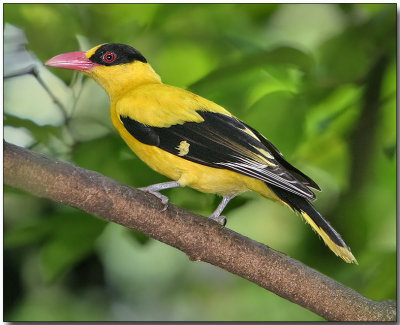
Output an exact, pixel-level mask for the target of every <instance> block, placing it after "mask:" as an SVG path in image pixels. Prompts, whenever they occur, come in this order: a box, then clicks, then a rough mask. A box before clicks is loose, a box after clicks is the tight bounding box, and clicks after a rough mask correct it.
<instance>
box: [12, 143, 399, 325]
mask: <svg viewBox="0 0 400 325" xmlns="http://www.w3.org/2000/svg"><path fill="white" fill-rule="evenodd" d="M4 182H5V184H7V185H9V186H12V187H16V188H19V189H23V190H25V191H27V192H30V193H32V194H34V195H37V196H40V197H46V198H49V199H51V200H54V201H57V202H61V203H65V204H68V205H71V206H74V207H77V208H79V209H82V210H84V211H86V212H88V213H90V214H92V215H95V216H97V217H99V218H102V219H105V220H108V221H112V222H116V223H118V224H121V225H123V226H126V227H128V228H132V229H137V230H139V231H141V232H143V233H145V234H146V235H148V236H150V237H152V238H155V239H157V240H159V241H161V242H164V243H166V244H168V245H171V246H173V247H176V248H178V249H179V250H181V251H183V252H184V253H186V254H187V255H188V256H189V258H190V259H191V260H193V261H203V262H207V263H210V264H213V265H215V266H218V267H220V268H223V269H225V270H227V271H229V272H231V273H234V274H237V275H239V276H241V277H243V278H245V279H248V280H250V281H252V282H254V283H256V284H257V285H259V286H261V287H263V288H265V289H267V290H269V291H272V292H274V293H275V294H277V295H279V296H281V297H283V298H285V299H288V300H290V301H292V302H294V303H296V304H298V305H300V306H303V307H305V308H307V309H309V310H311V311H313V312H315V313H316V314H318V315H320V316H322V317H324V318H325V319H327V320H336V321H395V320H396V305H395V302H393V301H382V302H378V301H373V300H370V299H368V298H366V297H363V296H361V295H360V294H358V293H357V292H355V291H354V290H352V289H350V288H347V287H346V286H344V285H342V284H340V283H338V282H336V281H334V280H332V279H331V278H329V277H327V276H325V275H323V274H321V273H319V272H317V271H315V270H313V269H311V268H309V267H307V266H305V265H304V264H302V263H300V262H298V261H296V260H294V259H292V258H290V257H288V256H285V255H283V254H281V253H279V252H276V251H274V250H273V249H271V248H269V247H267V246H265V245H263V244H260V243H258V242H255V241H253V240H251V239H249V238H247V237H244V236H242V235H240V234H238V233H235V232H233V231H231V230H229V229H228V228H224V227H222V226H221V225H219V224H217V223H216V222H214V221H212V220H209V219H207V218H204V217H200V216H198V215H195V214H193V213H190V212H187V211H184V210H182V209H180V208H178V207H176V206H174V205H172V204H171V205H169V207H168V209H167V210H165V211H162V210H163V205H162V204H161V202H160V201H159V199H157V198H156V197H154V196H153V195H151V194H148V193H144V192H142V191H139V190H137V189H134V188H131V187H128V186H126V185H123V184H120V183H117V182H116V181H114V180H112V179H110V178H107V177H105V176H103V175H101V174H99V173H96V172H93V171H89V170H85V169H82V168H79V167H76V166H74V165H72V164H69V163H64V162H61V161H57V160H53V159H49V158H46V157H44V156H42V155H40V154H37V153H34V152H32V151H29V150H27V149H23V148H20V147H17V146H14V145H12V144H8V143H4Z"/></svg>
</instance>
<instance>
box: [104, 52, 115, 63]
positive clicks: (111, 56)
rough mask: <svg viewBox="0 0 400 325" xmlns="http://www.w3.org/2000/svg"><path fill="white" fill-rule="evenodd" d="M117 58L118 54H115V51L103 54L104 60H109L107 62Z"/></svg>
mask: <svg viewBox="0 0 400 325" xmlns="http://www.w3.org/2000/svg"><path fill="white" fill-rule="evenodd" d="M115 58H116V56H115V53H113V52H107V53H106V54H104V55H103V60H104V62H107V63H111V62H113V61H114V60H115Z"/></svg>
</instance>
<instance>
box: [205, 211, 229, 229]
mask: <svg viewBox="0 0 400 325" xmlns="http://www.w3.org/2000/svg"><path fill="white" fill-rule="evenodd" d="M209 218H210V219H212V220H214V221H216V222H218V223H219V224H220V225H222V226H225V225H226V218H225V217H224V216H221V215H219V214H217V213H213V214H211V215H210V216H209Z"/></svg>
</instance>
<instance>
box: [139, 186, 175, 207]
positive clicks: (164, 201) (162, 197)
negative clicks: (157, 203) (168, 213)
mask: <svg viewBox="0 0 400 325" xmlns="http://www.w3.org/2000/svg"><path fill="white" fill-rule="evenodd" d="M139 190H141V191H143V192H147V193H151V194H153V195H154V196H155V197H157V198H159V199H160V200H161V203H162V204H164V208H163V209H162V210H161V212H164V211H165V210H167V209H168V202H169V199H168V197H167V196H165V195H163V194H161V193H160V192H157V191H154V190H152V189H151V186H147V187H140V188H139Z"/></svg>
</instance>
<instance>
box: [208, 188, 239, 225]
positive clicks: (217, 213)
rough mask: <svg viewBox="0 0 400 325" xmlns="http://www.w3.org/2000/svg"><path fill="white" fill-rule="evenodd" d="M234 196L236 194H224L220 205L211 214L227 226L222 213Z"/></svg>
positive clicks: (214, 218) (211, 217)
mask: <svg viewBox="0 0 400 325" xmlns="http://www.w3.org/2000/svg"><path fill="white" fill-rule="evenodd" d="M234 197H235V194H232V195H227V196H224V197H223V198H222V201H221V203H220V204H219V205H218V207H217V208H216V209H215V211H214V212H213V213H212V214H211V215H210V216H209V218H210V219H212V220H214V221H216V222H218V223H220V224H222V225H223V226H225V224H226V218H225V217H224V216H221V213H222V211H224V209H225V207H226V205H227V204H228V203H229V201H230V200H232V199H233V198H234Z"/></svg>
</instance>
